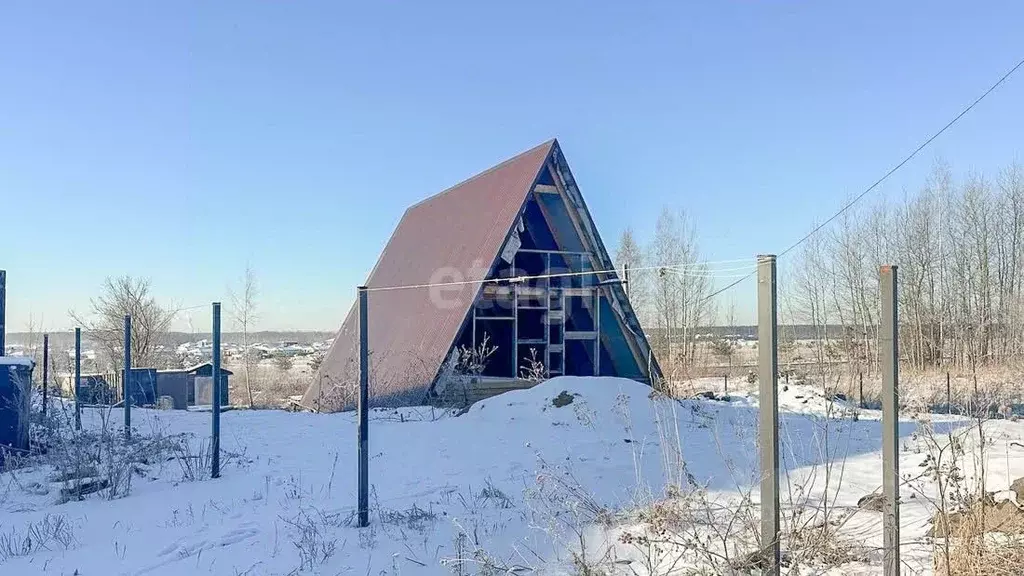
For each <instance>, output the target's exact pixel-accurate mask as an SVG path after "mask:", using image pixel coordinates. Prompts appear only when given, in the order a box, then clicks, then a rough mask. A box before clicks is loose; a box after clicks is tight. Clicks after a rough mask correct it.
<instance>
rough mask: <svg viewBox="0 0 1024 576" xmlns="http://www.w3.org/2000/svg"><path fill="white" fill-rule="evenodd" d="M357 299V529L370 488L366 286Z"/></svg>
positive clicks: (365, 519) (365, 518) (363, 521)
mask: <svg viewBox="0 0 1024 576" xmlns="http://www.w3.org/2000/svg"><path fill="white" fill-rule="evenodd" d="M356 292H357V296H358V298H359V404H358V406H356V409H357V410H358V412H359V414H358V417H359V430H358V432H357V436H358V438H357V440H358V442H359V527H360V528H364V527H366V526H368V525H369V524H370V488H369V478H370V476H369V470H368V469H367V466H368V460H369V445H368V444H369V443H368V440H369V438H367V436H368V434H369V421H368V414H367V410H368V406H367V402H368V401H369V395H370V394H369V384H370V378H369V364H370V356H369V350H368V346H369V338H368V332H367V309H368V308H369V306H368V305H367V302H366V298H367V294H366V286H360V287H358V288H356Z"/></svg>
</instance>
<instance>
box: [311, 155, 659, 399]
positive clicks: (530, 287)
mask: <svg viewBox="0 0 1024 576" xmlns="http://www.w3.org/2000/svg"><path fill="white" fill-rule="evenodd" d="M484 280H487V282H481V281H484ZM445 283H449V285H443V284H445ZM438 284H442V285H438ZM366 285H367V286H368V287H369V290H370V291H369V292H368V308H369V310H368V332H369V346H368V349H369V355H370V371H369V374H370V387H371V390H370V402H371V405H376V406H385V405H392V406H394V405H412V404H422V403H424V402H431V401H438V400H443V399H444V398H445V397H455V398H458V397H459V396H460V395H461V397H462V398H463V399H465V400H467V401H472V400H474V399H476V398H478V397H481V396H486V395H487V394H490V393H495V392H500V391H502V390H506V389H511V388H519V387H525V386H529V385H531V384H532V383H534V382H536V380H537V379H538V377H548V376H557V375H577V376H594V375H601V376H621V377H626V378H632V379H635V380H640V381H644V382H650V381H651V379H652V376H653V377H659V376H660V370H659V367H658V364H657V362H656V361H655V360H654V358H653V355H652V353H651V349H650V346H649V344H648V342H647V339H646V337H645V336H644V334H643V331H642V330H641V328H640V323H639V322H638V320H637V317H636V314H635V313H634V311H633V309H632V307H631V306H630V304H629V301H628V299H627V298H626V291H625V289H624V286H623V283H622V279H621V278H620V277H619V275H618V274H617V273H616V272H615V271H613V265H612V261H611V258H610V257H609V255H608V252H607V250H606V248H605V246H604V243H603V242H602V241H601V238H600V236H599V234H598V232H597V227H596V226H595V224H594V221H593V220H592V218H591V216H590V213H589V211H588V210H587V207H586V204H585V203H584V201H583V197H582V196H581V195H580V191H579V189H578V188H577V186H576V182H575V179H574V178H573V176H572V173H571V172H570V171H569V166H568V164H566V161H565V158H564V156H563V155H562V151H561V149H560V147H559V145H558V142H557V141H556V140H551V141H548V142H545V143H544V144H541V145H540V146H537V147H535V148H533V149H531V150H528V151H526V152H524V153H522V154H520V155H518V156H516V157H514V158H512V159H510V160H507V161H505V162H502V163H501V164H498V165H497V166H495V167H493V168H491V169H489V170H486V171H484V172H482V173H480V174H477V175H476V176H473V177H472V178H470V179H469V180H466V181H465V182H462V183H461V184H458V185H456V186H454V187H452V188H450V189H448V190H445V191H444V192H441V193H440V194H437V195H435V196H432V197H430V198H427V199H426V200H423V201H422V202H419V203H417V204H414V205H413V206H411V207H410V208H409V209H408V210H406V212H405V214H404V216H403V217H402V220H401V222H399V224H398V227H397V229H396V230H395V231H394V233H393V234H392V236H391V239H390V240H389V241H388V244H387V246H386V247H385V248H384V252H383V253H382V254H381V255H380V259H379V260H378V262H377V264H376V266H374V268H373V270H372V271H371V273H370V277H369V278H368V279H367V281H366ZM424 285H433V286H429V287H426V286H424ZM358 330H359V323H358V311H357V305H356V304H354V305H353V307H352V309H351V310H350V311H349V313H348V315H347V316H346V318H345V321H344V323H343V325H342V327H341V329H340V331H339V332H338V335H337V337H336V338H335V340H334V343H333V345H332V346H331V348H330V350H329V352H328V353H327V355H326V357H325V359H324V361H323V363H322V364H321V366H320V369H319V371H318V373H317V374H316V375H315V376H314V381H313V384H312V386H311V387H310V388H309V389H308V390H307V392H306V394H305V395H304V396H303V398H302V405H303V406H305V407H306V408H310V409H313V410H325V411H326V410H337V409H342V408H346V407H349V406H351V405H352V404H353V402H354V398H355V388H356V384H357V381H358ZM472 350H476V351H477V353H475V354H474V353H472V352H471V351H472ZM481 352H482V354H481ZM481 356H487V357H486V359H483V361H480V360H482V358H481Z"/></svg>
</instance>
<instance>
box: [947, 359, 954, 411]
mask: <svg viewBox="0 0 1024 576" xmlns="http://www.w3.org/2000/svg"><path fill="white" fill-rule="evenodd" d="M952 413H953V394H952V393H951V392H950V388H949V371H948V370H947V371H946V414H952Z"/></svg>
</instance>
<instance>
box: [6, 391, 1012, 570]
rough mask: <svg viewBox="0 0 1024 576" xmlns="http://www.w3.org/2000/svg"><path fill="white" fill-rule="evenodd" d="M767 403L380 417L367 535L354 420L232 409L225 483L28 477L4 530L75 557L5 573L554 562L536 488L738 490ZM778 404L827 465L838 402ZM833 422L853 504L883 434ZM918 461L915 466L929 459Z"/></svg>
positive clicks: (154, 475)
mask: <svg viewBox="0 0 1024 576" xmlns="http://www.w3.org/2000/svg"><path fill="white" fill-rule="evenodd" d="M652 396H653V397H652ZM805 401H806V402H805ZM756 408H757V399H756V395H748V394H737V395H735V396H734V397H733V398H731V401H728V402H726V401H706V400H689V401H675V400H670V399H665V398H659V397H657V396H656V395H652V390H651V389H650V388H649V387H647V386H644V385H642V384H638V383H636V382H633V381H630V380H623V379H616V378H575V377H561V378H556V379H553V380H550V381H547V382H544V383H542V384H540V385H538V386H536V387H534V388H532V389H529V390H521V391H514V392H509V393H506V394H503V395H501V396H497V397H494V398H490V399H488V400H484V401H482V402H479V403H477V404H476V405H474V406H472V407H471V409H470V410H469V411H468V412H466V413H465V414H463V415H461V416H458V417H453V416H451V415H450V413H446V412H444V411H440V410H436V409H432V408H413V409H402V410H377V411H374V412H373V413H372V414H371V421H370V437H369V447H370V482H371V485H372V493H371V508H372V510H371V527H370V528H367V529H361V530H359V529H356V528H354V527H353V526H352V525H351V519H352V514H353V512H354V510H355V504H356V484H355V481H356V474H355V465H356V427H355V415H354V414H352V413H344V414H310V413H287V412H280V411H245V410H237V411H231V412H226V413H224V414H222V415H221V426H222V434H223V439H222V446H223V448H224V450H226V451H229V452H234V453H244V458H241V459H236V461H235V462H233V463H231V464H229V465H228V466H226V467H225V469H224V470H223V476H222V478H220V479H218V480H206V481H201V482H185V481H183V479H182V475H181V473H180V471H179V470H178V466H177V464H176V463H175V462H163V463H154V464H153V465H151V466H149V467H148V468H147V469H145V470H144V471H143V473H142V474H140V475H138V476H137V477H136V478H135V481H134V484H133V491H132V493H131V494H130V495H129V496H128V497H126V498H122V499H119V500H113V501H104V500H100V499H95V498H94V499H87V500H85V501H82V502H70V503H67V504H61V505H58V504H55V501H56V499H57V497H56V493H57V491H59V485H58V484H54V483H52V482H49V479H48V478H47V475H48V473H49V471H48V470H47V469H45V468H43V467H35V468H28V469H24V470H21V471H18V472H17V473H16V474H14V475H13V476H12V477H11V478H12V481H5V482H3V488H0V531H5V532H7V533H11V531H19V530H20V531H23V530H25V529H26V528H27V527H28V526H29V525H30V524H32V523H38V522H40V521H41V520H43V519H44V518H46V517H47V515H54V514H59V515H63V516H64V517H65V518H66V519H67V520H68V521H69V522H70V524H71V525H72V526H73V532H74V536H75V540H74V542H73V543H72V544H71V545H70V547H69V548H68V549H67V550H64V549H63V548H62V547H54V548H53V549H51V550H38V551H34V552H33V553H32V554H29V555H28V556H23V557H16V558H11V559H8V560H7V561H6V562H3V563H0V572H3V573H8V572H9V573H11V574H26V575H30V574H43V573H46V574H74V573H76V572H77V573H79V574H152V575H177V574H184V573H188V574H229V575H234V574H247V575H249V576H260V575H270V574H286V573H291V572H292V571H293V570H296V569H300V568H301V569H303V570H304V571H305V572H306V573H324V574H338V573H348V572H354V573H358V574H364V573H371V574H384V573H387V574H390V575H392V576H398V575H399V573H416V574H447V573H451V569H452V567H451V564H452V563H453V562H459V559H460V558H462V559H463V561H468V560H466V558H467V555H472V554H473V553H474V552H478V553H479V554H484V552H486V556H487V557H488V558H490V559H491V560H493V561H494V562H495V565H497V566H506V567H508V566H512V565H519V566H532V567H540V566H547V567H551V566H552V565H554V563H557V562H558V561H560V560H563V559H564V556H565V551H566V546H567V543H566V542H565V541H562V540H560V539H559V537H558V535H557V533H556V532H554V531H552V530H550V529H539V528H541V527H543V526H544V525H545V519H547V520H550V517H549V516H545V506H546V505H547V504H550V502H547V503H546V502H545V501H544V498H545V497H550V493H544V492H543V490H538V486H540V485H541V484H542V480H543V479H544V478H560V479H564V480H563V481H564V482H566V483H568V484H571V485H572V486H578V489H579V491H580V493H581V494H586V495H587V496H586V497H587V498H588V499H592V501H593V503H594V505H595V506H600V507H603V508H607V509H609V510H629V509H634V508H636V507H638V506H643V505H645V504H647V503H650V502H652V501H654V500H656V499H659V498H663V497H664V495H665V494H666V487H667V485H677V486H685V485H699V486H704V487H707V489H708V490H709V491H713V492H720V493H735V492H736V491H737V489H738V487H739V486H749V485H751V484H753V483H754V480H755V479H756V476H757V473H756V465H757V464H756V462H757V458H756V446H757V444H756V422H757V412H756ZM782 409H783V413H782V414H781V428H782V431H781V432H782V433H781V434H780V436H781V437H782V443H783V454H784V458H783V461H784V464H785V466H786V467H787V468H789V469H792V470H793V473H794V474H799V473H800V471H801V470H806V469H811V468H813V467H814V466H815V465H817V464H820V463H821V462H822V460H823V458H825V457H826V453H824V452H823V451H822V450H821V446H820V445H819V444H817V443H815V442H814V441H813V439H814V438H815V437H816V435H817V434H819V433H820V430H821V429H822V427H823V423H824V422H825V421H826V419H825V415H826V414H827V413H828V410H829V406H828V404H827V403H826V402H825V401H824V400H823V398H819V397H816V396H815V395H814V394H813V392H812V391H811V390H810V389H809V387H808V389H801V388H798V387H795V386H791V387H790V388H789V389H787V390H786V391H785V392H784V393H783V401H782ZM100 416H101V413H100V412H98V411H95V410H92V409H90V410H86V411H85V412H84V413H83V418H84V422H85V425H86V426H89V427H98V426H100V425H101V418H100ZM209 418H210V416H209V415H208V414H202V413H191V412H163V411H153V410H136V411H135V412H134V413H133V422H136V423H137V426H138V428H139V430H140V433H147V432H148V431H154V430H159V431H161V432H163V433H165V434H166V433H176V434H177V433H185V434H194V435H195V436H196V438H202V437H205V436H206V435H208V433H209V428H210V420H209ZM115 420H116V418H115ZM829 422H831V424H830V426H832V427H833V430H839V431H841V432H842V433H843V434H844V435H843V436H842V437H843V438H844V441H843V444H842V450H843V455H844V457H845V458H846V459H847V460H848V461H849V462H851V463H852V464H851V465H850V467H849V471H848V475H849V477H850V482H851V486H853V488H852V492H851V494H850V496H849V497H850V498H854V499H855V498H858V497H859V496H862V495H863V494H865V493H867V492H870V491H871V490H873V489H874V488H875V487H877V484H878V483H879V482H880V479H879V477H878V470H879V465H880V461H881V456H880V453H879V448H880V446H881V444H880V438H881V429H880V425H879V424H880V423H879V422H878V421H877V419H876V418H873V417H872V415H871V414H870V413H868V412H862V413H861V417H860V419H859V420H858V421H856V422H854V421H853V420H852V419H845V420H838V421H835V420H831V421H829ZM915 428H916V426H915V425H914V424H913V423H912V422H907V423H906V426H902V425H901V428H900V434H901V435H902V436H904V437H905V438H908V439H909V438H910V437H911V436H912V434H913V433H914V431H915ZM1022 436H1024V435H1022ZM832 455H833V456H834V455H835V454H834V453H833V454H832ZM907 458H908V461H907V463H906V464H905V466H907V468H906V469H908V470H910V469H913V466H915V465H916V464H917V463H918V462H917V461H916V460H915V458H917V459H918V460H919V459H920V458H923V456H920V455H916V456H915V455H914V454H909V455H907ZM684 463H685V464H684ZM1021 464H1022V465H1024V463H1021ZM1015 466H1016V464H1015ZM1008 470H1009V468H1008ZM1019 474H1020V475H1024V469H1021V470H1019ZM7 486H12V488H7ZM18 486H22V487H31V489H18V488H17V487H18ZM3 490H6V493H5V492H3ZM538 498H539V500H538ZM909 517H911V518H915V517H914V516H913V515H912V514H911V515H910V516H909ZM478 571H479V568H478V567H476V568H474V567H467V568H466V570H465V572H478Z"/></svg>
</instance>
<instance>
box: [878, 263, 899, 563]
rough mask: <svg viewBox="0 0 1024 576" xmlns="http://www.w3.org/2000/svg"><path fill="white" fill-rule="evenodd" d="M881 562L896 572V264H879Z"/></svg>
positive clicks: (897, 462)
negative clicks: (882, 501)
mask: <svg viewBox="0 0 1024 576" xmlns="http://www.w3.org/2000/svg"><path fill="white" fill-rule="evenodd" d="M880 284H881V294H882V303H881V330H882V332H881V337H880V339H879V340H880V341H879V344H880V345H881V346H880V348H881V354H882V358H881V362H880V364H881V367H882V494H883V497H884V505H883V509H882V510H883V515H882V532H883V535H882V545H883V554H882V564H883V570H884V573H885V576H898V575H899V573H900V461H899V418H900V405H899V379H900V377H899V361H900V356H899V310H898V306H899V305H898V301H897V276H896V266H888V265H887V266H882V268H881V271H880Z"/></svg>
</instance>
